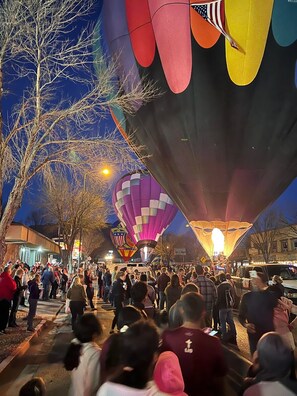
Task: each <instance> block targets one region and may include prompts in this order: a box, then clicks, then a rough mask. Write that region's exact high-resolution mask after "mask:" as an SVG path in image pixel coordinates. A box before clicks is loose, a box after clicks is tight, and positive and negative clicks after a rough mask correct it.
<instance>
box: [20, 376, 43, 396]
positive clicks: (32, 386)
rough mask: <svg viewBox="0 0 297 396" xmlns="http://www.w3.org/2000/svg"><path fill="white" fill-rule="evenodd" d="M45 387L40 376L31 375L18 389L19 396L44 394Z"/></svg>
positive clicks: (41, 395) (40, 395)
mask: <svg viewBox="0 0 297 396" xmlns="http://www.w3.org/2000/svg"><path fill="white" fill-rule="evenodd" d="M45 395H46V387H45V383H44V380H43V379H42V378H41V377H33V378H32V379H30V380H29V381H28V382H26V383H25V385H23V386H22V387H21V389H20V392H19V396H45Z"/></svg>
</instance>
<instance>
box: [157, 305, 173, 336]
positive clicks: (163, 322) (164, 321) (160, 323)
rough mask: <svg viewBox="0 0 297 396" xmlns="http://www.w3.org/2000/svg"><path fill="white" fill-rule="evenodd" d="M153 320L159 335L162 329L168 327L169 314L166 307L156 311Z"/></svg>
mask: <svg viewBox="0 0 297 396" xmlns="http://www.w3.org/2000/svg"><path fill="white" fill-rule="evenodd" d="M154 322H155V324H156V326H157V328H158V332H159V334H160V335H161V334H162V333H163V331H164V330H166V329H168V327H169V315H168V312H167V311H166V309H163V311H161V312H160V311H157V312H156V315H155V317H154Z"/></svg>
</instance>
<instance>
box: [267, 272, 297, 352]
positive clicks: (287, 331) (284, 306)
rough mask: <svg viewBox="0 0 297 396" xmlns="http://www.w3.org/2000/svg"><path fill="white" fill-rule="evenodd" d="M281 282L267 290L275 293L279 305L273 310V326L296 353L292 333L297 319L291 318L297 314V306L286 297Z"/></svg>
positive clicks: (296, 324) (276, 282)
mask: <svg viewBox="0 0 297 396" xmlns="http://www.w3.org/2000/svg"><path fill="white" fill-rule="evenodd" d="M276 276H277V275H276ZM278 278H280V277H278ZM280 280H281V281H280ZM280 280H278V281H275V283H274V284H273V285H271V286H269V287H268V289H267V290H268V291H271V292H273V293H274V294H275V296H276V297H277V299H278V301H277V305H276V307H275V308H274V310H273V324H274V329H275V331H276V332H277V333H278V334H279V335H280V336H281V337H282V339H283V341H284V342H285V344H286V345H287V346H288V347H289V348H291V349H292V350H293V351H294V350H295V340H294V336H293V333H292V331H293V329H294V328H295V327H296V326H297V317H295V319H293V320H292V321H291V317H292V316H293V315H296V314H297V306H296V305H294V304H293V301H292V300H290V299H288V298H286V297H284V287H283V285H282V279H281V278H280ZM278 285H280V286H281V287H279V286H278Z"/></svg>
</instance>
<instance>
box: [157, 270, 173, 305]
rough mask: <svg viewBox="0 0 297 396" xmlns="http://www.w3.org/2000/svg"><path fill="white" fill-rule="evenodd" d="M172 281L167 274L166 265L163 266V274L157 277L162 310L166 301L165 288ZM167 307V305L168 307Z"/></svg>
mask: <svg viewBox="0 0 297 396" xmlns="http://www.w3.org/2000/svg"><path fill="white" fill-rule="evenodd" d="M169 282H170V278H169V276H168V275H167V274H166V267H162V268H161V275H160V276H159V277H158V279H157V287H158V295H159V309H160V311H162V310H163V309H164V304H165V301H166V296H165V289H166V287H167V285H168V283H169ZM166 308H167V307H166Z"/></svg>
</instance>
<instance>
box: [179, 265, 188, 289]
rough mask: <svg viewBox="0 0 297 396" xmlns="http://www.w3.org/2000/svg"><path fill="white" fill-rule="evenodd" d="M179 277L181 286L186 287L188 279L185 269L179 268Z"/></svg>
mask: <svg viewBox="0 0 297 396" xmlns="http://www.w3.org/2000/svg"><path fill="white" fill-rule="evenodd" d="M177 276H178V279H179V284H180V285H181V286H185V284H186V278H185V270H184V268H179V270H178V274H177Z"/></svg>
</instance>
